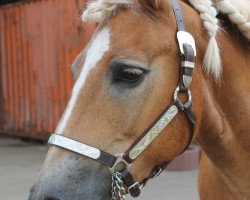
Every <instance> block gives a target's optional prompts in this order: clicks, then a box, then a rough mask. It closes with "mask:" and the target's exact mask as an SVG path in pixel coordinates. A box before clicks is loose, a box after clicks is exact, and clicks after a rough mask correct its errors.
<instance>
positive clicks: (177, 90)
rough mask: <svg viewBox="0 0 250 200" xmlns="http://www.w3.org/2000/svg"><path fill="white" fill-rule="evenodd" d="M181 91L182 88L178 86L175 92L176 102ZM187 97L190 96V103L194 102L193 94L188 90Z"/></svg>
mask: <svg viewBox="0 0 250 200" xmlns="http://www.w3.org/2000/svg"><path fill="white" fill-rule="evenodd" d="M179 91H180V86H178V87H177V88H176V89H175V91H174V100H175V101H176V100H177V99H178V93H179ZM187 95H188V101H190V102H192V94H191V91H190V89H188V91H187Z"/></svg>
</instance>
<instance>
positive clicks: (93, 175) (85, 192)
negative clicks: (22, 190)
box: [28, 160, 111, 200]
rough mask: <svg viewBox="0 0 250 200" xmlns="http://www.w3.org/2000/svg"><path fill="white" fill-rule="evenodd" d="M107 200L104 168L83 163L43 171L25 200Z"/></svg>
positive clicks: (107, 174) (108, 189)
mask: <svg viewBox="0 0 250 200" xmlns="http://www.w3.org/2000/svg"><path fill="white" fill-rule="evenodd" d="M68 199H71V200H78V199H85V200H109V199H111V174H110V171H109V169H108V168H107V167H105V166H103V165H101V164H99V163H96V162H94V161H91V160H89V161H88V162H84V163H80V162H77V163H74V165H72V163H70V162H63V163H62V164H61V165H58V166H56V167H54V168H53V169H50V170H43V172H42V173H41V176H40V178H39V179H38V181H37V182H36V183H35V184H34V185H33V186H32V188H31V190H30V195H29V197H28V200H68Z"/></svg>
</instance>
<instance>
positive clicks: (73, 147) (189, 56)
mask: <svg viewBox="0 0 250 200" xmlns="http://www.w3.org/2000/svg"><path fill="white" fill-rule="evenodd" d="M171 3H172V8H173V11H174V14H175V17H176V23H177V28H178V31H177V41H178V45H179V49H180V52H181V58H182V62H181V66H180V80H179V86H178V87H177V88H176V90H175V92H174V98H173V102H172V104H171V105H170V106H169V107H168V108H166V109H165V111H163V113H162V114H161V115H160V116H159V117H158V119H157V120H156V121H155V122H154V123H153V124H152V125H151V126H150V127H149V128H148V129H147V130H146V131H145V132H144V133H143V134H142V135H141V137H139V138H138V139H137V140H136V141H135V142H134V143H133V144H132V145H131V147H130V148H129V149H128V150H127V151H126V152H125V153H122V154H118V155H116V156H114V155H111V154H109V153H107V152H104V151H102V150H100V149H98V148H95V147H92V146H90V145H87V144H84V143H82V142H78V141H75V140H73V139H70V138H68V137H65V136H62V135H57V134H52V135H51V137H50V139H49V141H48V144H50V145H55V146H58V147H61V148H64V149H67V150H69V151H72V152H75V153H78V154H80V155H83V156H86V157H89V158H91V159H93V160H95V161H97V162H99V163H102V164H103V165H106V166H107V167H109V168H110V169H111V172H112V174H113V175H114V174H115V173H116V172H117V171H118V172H119V174H120V175H121V178H122V181H123V183H124V184H125V185H126V186H127V188H128V192H129V193H130V194H131V195H132V196H133V197H137V196H139V195H140V188H141V187H142V186H144V185H145V184H146V182H147V181H148V180H149V179H151V178H154V177H155V176H157V175H159V174H160V172H161V171H162V170H163V169H164V168H165V167H166V166H167V165H168V164H169V163H170V162H171V160H169V161H166V162H164V163H162V164H160V165H158V166H156V167H155V168H154V169H153V170H152V172H151V174H150V175H149V176H148V177H146V178H145V179H144V180H143V181H142V182H140V183H138V182H136V181H135V180H134V178H133V176H132V175H131V173H130V172H129V171H128V166H130V165H131V164H132V163H133V161H134V160H135V159H136V158H137V157H138V156H139V155H140V154H141V153H142V152H143V151H144V150H145V149H146V148H147V147H148V146H149V145H150V144H151V143H152V142H153V141H154V139H155V138H156V137H157V136H158V135H159V134H160V133H161V132H162V131H163V130H164V129H165V127H166V126H167V125H168V124H169V123H170V122H171V121H172V119H173V118H174V117H175V116H176V115H177V114H178V113H179V112H180V111H181V112H183V113H184V114H185V116H186V119H187V121H188V123H189V126H190V134H189V140H188V143H187V145H186V147H185V148H184V150H183V151H182V152H184V151H185V150H186V149H187V148H188V146H189V145H190V143H191V141H192V139H193V134H194V126H195V121H196V117H195V113H194V111H193V108H192V103H191V101H192V98H191V91H190V90H189V86H190V84H191V82H192V73H193V68H194V61H195V56H196V48H195V41H194V38H193V37H192V35H191V34H189V33H188V32H186V28H185V23H184V20H183V15H182V11H181V8H180V5H179V3H178V0H171ZM178 93H184V94H186V95H187V97H188V100H187V101H186V102H185V103H184V104H183V103H182V102H181V101H180V100H179V99H178Z"/></svg>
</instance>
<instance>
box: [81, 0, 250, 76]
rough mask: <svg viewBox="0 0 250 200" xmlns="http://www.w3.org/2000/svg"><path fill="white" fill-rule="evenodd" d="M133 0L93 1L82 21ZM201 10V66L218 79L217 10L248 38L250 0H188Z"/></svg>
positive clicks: (98, 17)
mask: <svg viewBox="0 0 250 200" xmlns="http://www.w3.org/2000/svg"><path fill="white" fill-rule="evenodd" d="M134 2H135V0H96V1H92V2H91V3H90V4H89V5H88V6H87V9H86V10H85V11H84V12H83V14H82V20H83V21H85V22H90V23H93V22H100V21H102V20H103V19H105V18H107V17H109V16H111V15H112V14H113V13H115V12H117V11H118V8H120V7H124V6H125V7H128V6H131V5H133V3H134ZM189 2H190V3H191V5H192V6H193V7H194V8H195V9H196V10H197V11H199V13H200V18H201V20H202V21H203V24H204V27H205V29H206V30H207V33H208V36H209V38H210V39H209V42H208V46H207V51H206V54H205V57H204V61H203V69H204V71H205V72H207V73H208V74H210V75H212V76H213V77H214V78H215V79H216V80H217V81H219V80H220V77H221V74H222V67H221V57H220V50H219V47H218V44H217V41H216V34H217V33H218V31H219V25H218V19H217V18H216V15H217V10H219V11H220V12H222V13H224V14H226V15H227V16H228V18H229V19H230V21H231V22H232V23H234V24H236V25H237V27H238V29H239V30H240V31H241V32H242V34H243V35H244V36H245V37H246V38H247V39H248V40H249V41H250V1H248V0H237V1H236V0H189Z"/></svg>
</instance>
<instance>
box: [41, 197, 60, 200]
mask: <svg viewBox="0 0 250 200" xmlns="http://www.w3.org/2000/svg"><path fill="white" fill-rule="evenodd" d="M44 200H60V199H58V198H55V197H44Z"/></svg>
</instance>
